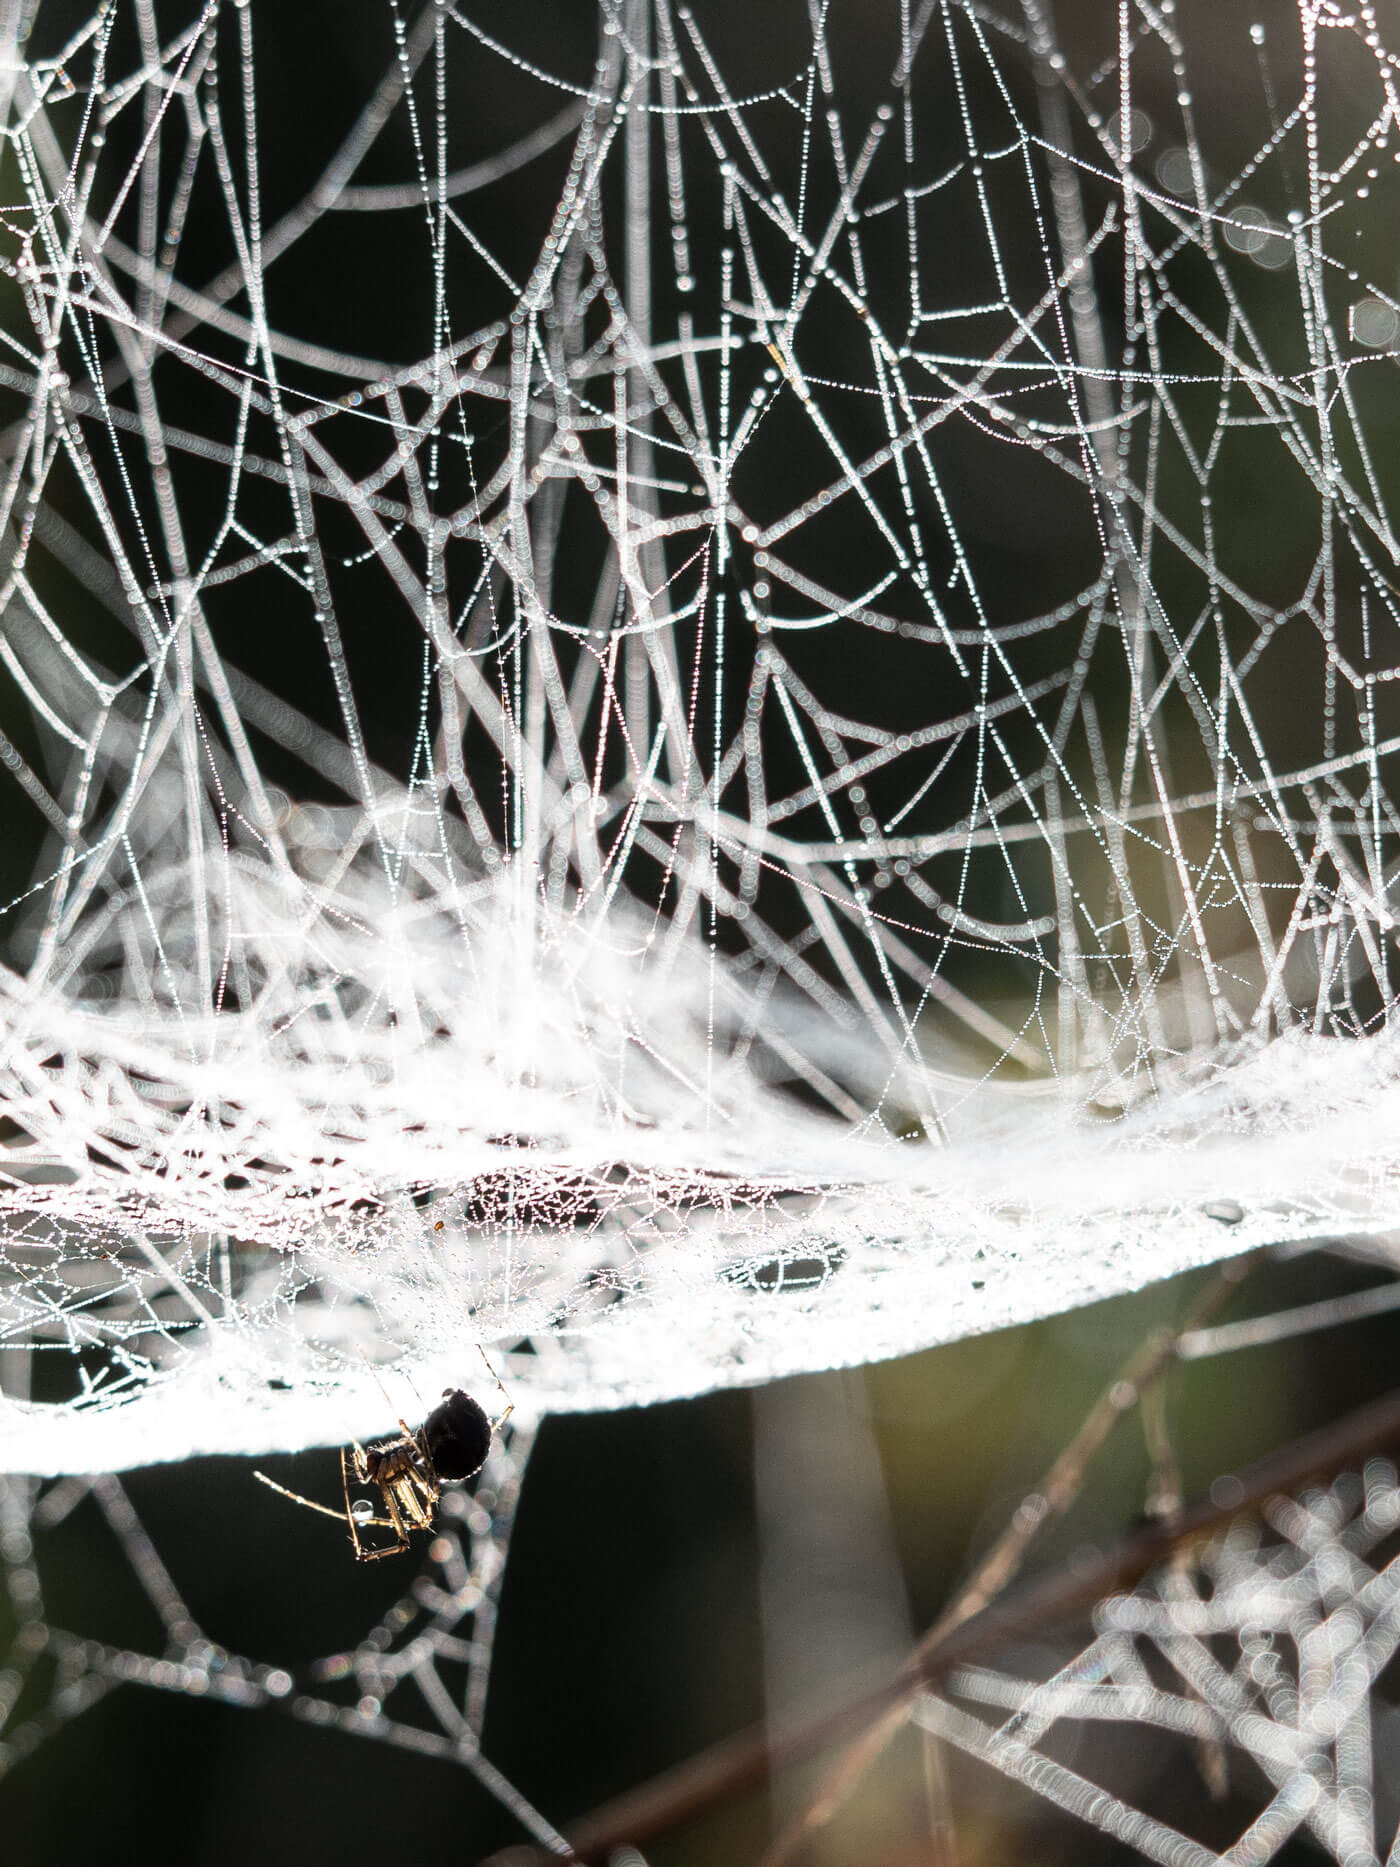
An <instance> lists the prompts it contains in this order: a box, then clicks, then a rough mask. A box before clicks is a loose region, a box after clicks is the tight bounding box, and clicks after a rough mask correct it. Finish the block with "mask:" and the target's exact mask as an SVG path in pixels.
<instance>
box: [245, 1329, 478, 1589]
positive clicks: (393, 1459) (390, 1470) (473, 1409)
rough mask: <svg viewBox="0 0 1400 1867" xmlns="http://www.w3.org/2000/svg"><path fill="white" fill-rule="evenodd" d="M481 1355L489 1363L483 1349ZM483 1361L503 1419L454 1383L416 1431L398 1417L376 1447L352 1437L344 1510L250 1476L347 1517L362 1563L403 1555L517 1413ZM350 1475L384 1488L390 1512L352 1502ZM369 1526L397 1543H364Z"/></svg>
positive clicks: (344, 1453) (343, 1471)
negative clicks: (445, 1494)
mask: <svg viewBox="0 0 1400 1867" xmlns="http://www.w3.org/2000/svg"><path fill="white" fill-rule="evenodd" d="M481 1359H482V1360H483V1361H486V1352H485V1350H484V1349H483V1350H482V1354H481ZM486 1366H487V1368H488V1369H489V1370H490V1373H491V1379H492V1380H493V1381H495V1383H496V1386H497V1388H498V1390H499V1392H500V1395H501V1398H502V1400H505V1401H506V1410H505V1412H504V1413H503V1414H502V1415H501V1416H500V1418H499V1419H496V1420H493V1419H490V1418H489V1417H488V1416H487V1413H486V1410H485V1409H484V1408H483V1407H482V1406H481V1405H480V1404H479V1403H478V1402H477V1401H475V1400H473V1399H472V1397H471V1395H470V1394H469V1393H467V1392H466V1391H465V1389H463V1388H460V1387H449V1388H446V1389H444V1391H443V1396H442V1399H441V1401H440V1402H439V1404H438V1405H437V1406H436V1407H434V1408H433V1410H432V1412H431V1413H430V1414H429V1415H428V1417H427V1419H426V1420H424V1422H423V1424H422V1425H421V1426H420V1427H419V1428H418V1431H417V1432H416V1433H415V1432H414V1431H413V1430H412V1428H411V1427H410V1426H409V1424H408V1422H407V1421H406V1420H400V1421H399V1436H398V1438H397V1439H389V1440H385V1441H384V1443H383V1444H382V1445H377V1446H362V1445H361V1444H360V1442H359V1441H358V1440H355V1441H353V1442H352V1444H351V1445H349V1446H342V1447H341V1451H340V1484H341V1490H342V1492H343V1493H344V1496H345V1509H344V1511H343V1512H341V1511H338V1510H332V1509H331V1508H330V1506H329V1505H327V1504H317V1503H316V1502H315V1501H314V1500H313V1499H312V1498H309V1497H302V1496H300V1494H299V1493H297V1492H296V1491H289V1490H288V1489H287V1487H286V1486H285V1485H279V1484H278V1483H277V1481H276V1479H275V1478H269V1477H268V1476H267V1474H266V1473H265V1472H254V1473H253V1476H254V1477H255V1478H257V1479H258V1480H260V1482H261V1483H263V1484H265V1485H266V1486H267V1487H268V1488H269V1490H272V1491H277V1492H280V1493H281V1495H282V1496H283V1497H285V1498H290V1499H291V1501H292V1502H293V1504H304V1505H305V1506H306V1508H307V1510H314V1511H319V1512H320V1514H321V1515H322V1516H323V1517H334V1518H336V1519H337V1520H339V1519H340V1518H341V1517H342V1516H343V1517H344V1521H345V1524H346V1527H347V1529H348V1530H349V1532H350V1542H351V1546H352V1547H353V1549H354V1551H355V1560H356V1561H357V1562H376V1561H378V1559H379V1558H380V1557H381V1556H399V1555H402V1554H403V1552H404V1551H405V1550H406V1549H407V1548H408V1546H409V1544H408V1537H409V1532H410V1531H411V1530H431V1529H432V1527H433V1513H434V1511H435V1510H436V1509H437V1504H438V1499H439V1498H440V1497H441V1496H442V1488H443V1486H444V1485H448V1484H457V1483H459V1482H460V1481H461V1480H462V1479H463V1478H470V1477H472V1476H473V1475H474V1474H475V1473H476V1472H479V1471H480V1470H481V1468H482V1466H483V1465H484V1464H485V1463H486V1455H487V1453H488V1452H489V1451H490V1450H491V1441H492V1438H493V1437H494V1436H495V1434H496V1433H498V1432H499V1431H500V1429H501V1428H502V1427H503V1426H504V1425H505V1423H506V1421H507V1420H508V1419H509V1418H510V1416H511V1414H512V1413H513V1412H514V1411H515V1403H514V1402H513V1401H511V1400H509V1399H507V1396H506V1390H505V1388H504V1387H502V1386H501V1382H500V1377H499V1376H498V1375H497V1373H496V1370H495V1369H494V1368H492V1367H491V1364H490V1362H489V1361H486ZM352 1473H353V1476H354V1480H355V1482H356V1484H361V1485H377V1486H378V1487H379V1495H380V1497H381V1498H383V1500H384V1509H385V1511H386V1512H387V1513H388V1514H387V1515H386V1516H383V1517H376V1516H375V1515H374V1514H373V1506H372V1505H371V1504H370V1503H369V1502H368V1500H367V1499H365V1498H357V1499H356V1500H355V1502H354V1503H351V1501H350V1480H351V1476H352ZM368 1529H379V1530H392V1531H393V1533H394V1541H393V1542H392V1543H386V1544H383V1545H381V1546H380V1547H379V1548H375V1547H374V1546H373V1545H371V1544H367V1543H362V1542H361V1541H360V1531H361V1530H368Z"/></svg>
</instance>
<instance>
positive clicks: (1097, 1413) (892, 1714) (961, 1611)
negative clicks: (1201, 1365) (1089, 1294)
mask: <svg viewBox="0 0 1400 1867" xmlns="http://www.w3.org/2000/svg"><path fill="white" fill-rule="evenodd" d="M1260 1256H1261V1254H1260V1253H1257V1252H1252V1253H1250V1254H1249V1255H1248V1256H1247V1257H1242V1258H1232V1259H1230V1260H1228V1261H1227V1262H1226V1263H1225V1264H1223V1265H1222V1266H1221V1267H1220V1269H1219V1270H1218V1271H1217V1273H1216V1275H1215V1276H1214V1277H1213V1278H1212V1279H1211V1281H1210V1283H1209V1284H1208V1285H1207V1286H1206V1288H1205V1289H1204V1290H1203V1291H1202V1292H1201V1294H1200V1295H1199V1296H1198V1297H1197V1299H1196V1301H1195V1302H1194V1303H1193V1304H1192V1305H1191V1307H1190V1309H1189V1310H1188V1311H1187V1313H1186V1315H1185V1316H1184V1317H1183V1318H1182V1320H1181V1322H1180V1323H1179V1324H1178V1325H1177V1327H1176V1328H1174V1329H1155V1330H1154V1331H1153V1332H1152V1334H1151V1335H1149V1336H1148V1338H1147V1340H1146V1341H1145V1342H1142V1343H1141V1344H1140V1345H1139V1346H1138V1347H1137V1348H1136V1349H1135V1350H1134V1351H1133V1353H1132V1354H1131V1355H1129V1356H1128V1358H1127V1360H1126V1361H1125V1362H1124V1363H1123V1364H1122V1366H1121V1367H1120V1368H1119V1369H1118V1371H1117V1373H1116V1374H1115V1375H1114V1376H1113V1378H1112V1379H1111V1380H1110V1381H1109V1382H1108V1383H1107V1385H1106V1386H1105V1387H1104V1390H1103V1392H1102V1393H1101V1394H1100V1395H1099V1397H1098V1399H1097V1400H1096V1401H1095V1402H1094V1404H1093V1406H1092V1407H1091V1408H1090V1409H1089V1411H1088V1413H1087V1414H1086V1415H1085V1417H1084V1420H1083V1422H1082V1424H1081V1425H1080V1428H1079V1430H1078V1432H1077V1433H1076V1434H1075V1435H1074V1437H1073V1438H1072V1439H1071V1440H1070V1442H1069V1444H1068V1445H1067V1446H1066V1447H1065V1448H1064V1450H1063V1451H1062V1452H1061V1453H1060V1455H1059V1457H1058V1458H1057V1459H1056V1460H1055V1462H1054V1464H1053V1465H1052V1466H1051V1467H1050V1469H1049V1471H1047V1472H1046V1474H1045V1476H1044V1478H1042V1479H1041V1481H1040V1484H1039V1485H1038V1486H1037V1487H1036V1488H1035V1489H1034V1490H1033V1491H1030V1492H1028V1493H1027V1494H1026V1496H1025V1497H1024V1498H1023V1499H1022V1500H1021V1503H1020V1505H1019V1507H1018V1508H1017V1510H1016V1511H1015V1512H1014V1513H1013V1514H1012V1517H1011V1520H1010V1522H1009V1523H1008V1524H1007V1526H1006V1528H1005V1530H1003V1531H1002V1533H1001V1535H1000V1536H999V1537H998V1538H997V1540H996V1542H995V1543H994V1544H993V1545H992V1547H991V1549H990V1550H989V1551H988V1552H987V1554H986V1556H984V1557H983V1559H982V1561H981V1562H980V1563H979V1564H978V1566H977V1568H976V1569H975V1570H974V1572H973V1574H972V1575H971V1577H970V1578H969V1579H968V1581H967V1582H966V1583H965V1584H964V1585H963V1587H962V1589H961V1590H960V1591H959V1592H958V1594H957V1596H956V1597H955V1598H954V1600H953V1602H952V1603H951V1605H950V1606H949V1607H948V1608H946V1609H945V1610H944V1612H943V1613H942V1614H941V1615H940V1616H939V1617H938V1619H937V1620H936V1621H935V1622H934V1624H933V1626H932V1627H931V1628H930V1629H929V1631H928V1632H927V1633H926V1634H925V1635H924V1637H923V1639H922V1640H921V1641H920V1642H919V1644H918V1646H917V1647H915V1649H914V1653H915V1655H916V1656H917V1655H919V1654H921V1653H924V1652H928V1651H932V1649H933V1648H934V1647H936V1646H937V1644H938V1642H939V1641H940V1640H942V1639H943V1637H944V1635H945V1634H947V1633H948V1632H949V1631H950V1630H951V1629H952V1628H954V1627H957V1626H959V1625H960V1624H961V1623H962V1622H963V1621H965V1620H967V1619H969V1618H970V1617H971V1616H972V1615H974V1614H976V1613H977V1612H978V1611H979V1610H980V1609H982V1608H985V1607H986V1606H987V1604H988V1602H990V1601H993V1600H995V1599H996V1597H997V1596H998V1595H999V1594H1000V1593H1001V1592H1002V1590H1003V1589H1004V1588H1005V1587H1006V1586H1007V1584H1008V1583H1009V1582H1010V1581H1011V1580H1012V1579H1013V1578H1014V1577H1015V1575H1016V1574H1017V1573H1018V1572H1019V1570H1020V1567H1021V1564H1022V1563H1023V1562H1024V1561H1025V1559H1026V1556H1027V1554H1028V1553H1029V1551H1030V1547H1031V1544H1032V1543H1033V1542H1034V1541H1035V1539H1036V1538H1037V1537H1038V1536H1039V1535H1040V1533H1041V1532H1042V1530H1044V1529H1045V1528H1046V1526H1047V1525H1048V1524H1051V1523H1054V1522H1055V1521H1056V1520H1057V1519H1059V1518H1060V1517H1062V1516H1063V1515H1064V1514H1065V1512H1066V1511H1067V1510H1068V1509H1069V1507H1070V1506H1071V1504H1073V1502H1074V1500H1075V1499H1076V1498H1077V1497H1078V1495H1079V1493H1080V1490H1081V1489H1082V1488H1083V1484H1084V1478H1085V1474H1086V1473H1087V1471H1088V1469H1089V1466H1090V1465H1091V1464H1092V1462H1093V1460H1094V1459H1095V1458H1096V1457H1097V1456H1098V1454H1099V1452H1100V1451H1101V1450H1102V1448H1103V1446H1104V1443H1105V1441H1106V1440H1107V1439H1108V1437H1109V1435H1110V1433H1111V1432H1112V1431H1113V1429H1114V1427H1115V1426H1116V1425H1117V1424H1118V1422H1119V1420H1121V1419H1122V1418H1123V1416H1124V1414H1125V1413H1127V1412H1128V1411H1129V1410H1130V1409H1131V1408H1132V1407H1134V1406H1136V1405H1137V1404H1138V1402H1139V1401H1140V1400H1141V1399H1142V1397H1143V1396H1144V1395H1145V1394H1147V1393H1150V1392H1151V1391H1152V1390H1153V1389H1154V1388H1155V1387H1156V1386H1157V1385H1158V1384H1159V1383H1160V1381H1161V1379H1162V1376H1163V1375H1164V1374H1165V1373H1166V1371H1167V1369H1168V1368H1169V1367H1170V1365H1171V1363H1172V1362H1173V1361H1174V1360H1175V1358H1176V1351H1177V1344H1178V1343H1179V1342H1180V1340H1181V1338H1182V1337H1183V1336H1184V1335H1185V1334H1187V1332H1188V1331H1194V1330H1199V1329H1200V1328H1201V1327H1202V1326H1203V1324H1205V1323H1206V1322H1208V1321H1209V1320H1210V1318H1211V1317H1212V1316H1214V1315H1215V1314H1216V1313H1217V1312H1218V1311H1219V1309H1220V1308H1221V1306H1222V1305H1223V1304H1224V1303H1225V1301H1226V1299H1227V1298H1228V1297H1230V1296H1231V1295H1232V1294H1233V1293H1234V1291H1236V1290H1237V1289H1238V1288H1239V1286H1240V1284H1241V1283H1243V1282H1244V1280H1245V1278H1246V1277H1247V1276H1248V1275H1249V1273H1250V1271H1251V1270H1253V1269H1254V1267H1255V1266H1256V1265H1257V1264H1258V1263H1259V1262H1260ZM1173 1502H1174V1503H1179V1502H1180V1500H1179V1499H1175V1500H1173ZM1158 1514H1164V1513H1161V1512H1159V1513H1158ZM914 1696H915V1693H914V1691H913V1689H911V1691H910V1694H909V1697H908V1698H907V1699H906V1700H904V1701H902V1702H900V1703H898V1704H895V1705H891V1706H890V1707H889V1709H888V1710H887V1711H886V1712H884V1713H883V1714H882V1715H881V1717H880V1718H879V1719H878V1720H877V1721H876V1722H875V1723H874V1724H873V1725H872V1726H871V1727H870V1729H869V1730H868V1731H865V1732H863V1733H862V1734H861V1736H860V1737H859V1738H858V1739H857V1741H856V1742H855V1743H854V1744H853V1745H852V1746H851V1747H850V1749H849V1750H847V1751H846V1752H845V1753H844V1754H843V1755H842V1756H840V1757H838V1758H837V1759H836V1761H835V1763H834V1764H833V1765H832V1767H831V1768H830V1769H829V1770H828V1771H827V1772H826V1774H825V1775H824V1776H823V1778H822V1780H821V1782H820V1784H819V1785H818V1786H817V1789H816V1792H815V1794H814V1795H813V1796H812V1798H811V1800H810V1802H809V1803H808V1805H807V1807H806V1808H805V1809H804V1810H803V1811H802V1813H801V1814H800V1815H798V1816H797V1817H795V1818H794V1820H793V1821H791V1822H790V1823H788V1825H787V1826H786V1827H785V1828H783V1829H782V1830H781V1831H780V1833H779V1834H778V1835H777V1837H776V1838H775V1839H774V1841H773V1842H772V1843H771V1845H770V1846H769V1848H768V1851H767V1852H766V1853H765V1854H764V1856H763V1858H762V1860H761V1861H760V1862H759V1867H787V1863H788V1862H789V1861H791V1859H792V1857H793V1856H794V1855H795V1854H796V1853H797V1851H798V1849H799V1848H800V1847H801V1845H802V1843H803V1842H804V1841H805V1840H806V1838H807V1837H808V1836H809V1835H810V1834H812V1833H813V1832H814V1831H815V1830H816V1829H818V1828H820V1827H822V1826H824V1825H825V1824H826V1823H827V1822H829V1821H830V1820H831V1818H832V1817H833V1816H834V1815H835V1813H836V1811H837V1810H838V1809H839V1808H840V1807H841V1805H842V1804H843V1803H844V1802H845V1801H846V1800H847V1798H848V1797H849V1796H850V1795H851V1793H852V1792H853V1790H854V1789H855V1787H856V1785H857V1784H858V1783H859V1782H860V1780H861V1778H862V1777H863V1776H864V1775H865V1774H866V1772H867V1771H868V1770H869V1769H870V1768H871V1766H872V1765H873V1764H874V1762H875V1760H876V1759H877V1758H878V1757H879V1756H880V1755H881V1754H882V1752H883V1751H884V1750H885V1749H886V1747H887V1746H888V1745H889V1744H890V1743H891V1742H892V1741H893V1739H894V1738H895V1736H896V1734H897V1733H898V1732H899V1731H900V1730H901V1729H902V1727H903V1725H904V1723H905V1721H906V1720H907V1718H908V1716H909V1708H910V1706H911V1704H912V1703H913V1699H914Z"/></svg>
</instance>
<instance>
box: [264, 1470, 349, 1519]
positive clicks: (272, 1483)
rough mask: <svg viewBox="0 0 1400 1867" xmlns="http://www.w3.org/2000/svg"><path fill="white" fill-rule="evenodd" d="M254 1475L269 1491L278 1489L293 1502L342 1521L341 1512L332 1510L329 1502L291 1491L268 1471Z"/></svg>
mask: <svg viewBox="0 0 1400 1867" xmlns="http://www.w3.org/2000/svg"><path fill="white" fill-rule="evenodd" d="M253 1476H254V1477H255V1478H256V1479H257V1481H258V1483H259V1484H264V1485H266V1486H267V1488H268V1490H269V1491H277V1492H280V1493H281V1495H282V1496H283V1497H285V1498H290V1499H291V1500H292V1502H293V1504H304V1505H305V1506H306V1508H307V1510H317V1511H320V1513H321V1515H322V1516H323V1517H334V1518H335V1519H336V1521H337V1523H338V1522H339V1521H340V1516H341V1513H340V1512H339V1511H338V1510H332V1509H331V1507H330V1505H329V1504H318V1503H316V1501H315V1500H314V1499H313V1498H309V1497H303V1496H302V1495H301V1493H300V1492H299V1491H289V1490H288V1489H287V1487H286V1486H285V1485H279V1484H278V1482H277V1480H276V1479H275V1478H269V1477H268V1475H267V1473H266V1472H254V1473H253Z"/></svg>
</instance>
